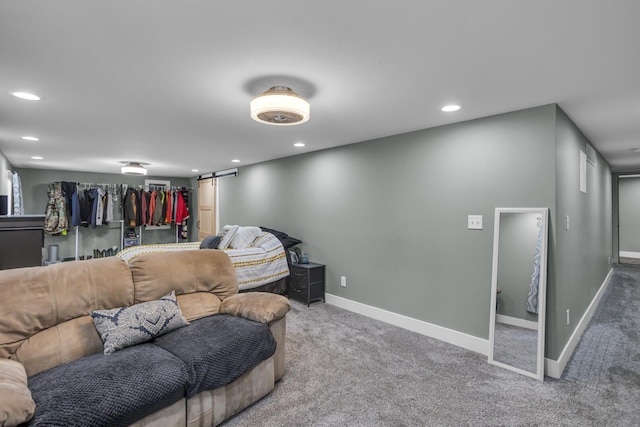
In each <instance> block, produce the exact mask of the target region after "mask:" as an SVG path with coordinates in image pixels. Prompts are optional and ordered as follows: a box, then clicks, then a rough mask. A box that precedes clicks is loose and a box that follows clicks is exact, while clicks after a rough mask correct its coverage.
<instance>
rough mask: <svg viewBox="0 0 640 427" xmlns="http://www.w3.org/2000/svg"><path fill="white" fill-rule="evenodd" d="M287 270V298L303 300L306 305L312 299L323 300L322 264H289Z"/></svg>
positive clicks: (323, 273)
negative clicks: (288, 271) (288, 274)
mask: <svg viewBox="0 0 640 427" xmlns="http://www.w3.org/2000/svg"><path fill="white" fill-rule="evenodd" d="M289 270H290V272H291V275H290V276H289V289H288V294H289V298H293V299H295V300H297V301H300V302H303V303H305V304H307V307H308V306H309V304H310V303H311V302H312V301H323V302H324V275H325V272H324V270H325V268H324V265H323V264H316V263H315V262H310V263H309V264H290V265H289Z"/></svg>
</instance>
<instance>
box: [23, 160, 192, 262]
mask: <svg viewBox="0 0 640 427" xmlns="http://www.w3.org/2000/svg"><path fill="white" fill-rule="evenodd" d="M16 171H17V172H18V174H19V175H20V179H21V181H22V193H23V199H24V208H25V214H44V213H45V209H46V206H47V201H48V200H49V198H48V196H47V187H48V185H49V184H50V183H52V182H56V181H71V182H81V183H82V182H86V183H104V184H130V185H143V184H144V180H145V179H158V180H165V181H171V185H179V186H190V182H189V179H187V178H173V177H172V178H166V177H157V176H156V177H144V176H130V175H129V176H127V175H121V174H103V173H91V172H72V171H59V170H46V169H17V170H16ZM196 192H197V191H196ZM192 193H193V192H192ZM190 208H191V209H193V208H192V205H191V203H190ZM113 214H114V220H121V219H122V209H121V205H120V200H118V201H117V202H116V203H115V204H114V210H113ZM189 225H190V226H191V224H189ZM194 228H195V227H190V230H189V231H190V232H191V231H192V229H194ZM78 231H79V239H78V243H79V251H78V255H85V256H86V255H93V249H108V248H110V247H112V246H118V247H120V246H121V238H120V224H119V223H116V222H114V223H112V224H109V225H106V226H100V227H96V228H95V229H92V228H85V227H78ZM74 233H75V231H74V228H72V229H71V231H70V232H69V233H68V234H67V235H66V236H51V235H48V234H45V247H44V249H43V256H44V259H45V260H46V259H48V252H47V251H48V247H49V245H58V247H59V249H58V252H59V257H61V258H62V257H72V256H74V255H75V234H74ZM142 236H143V243H147V244H151V243H171V242H175V227H171V228H170V229H168V230H153V231H150V230H147V231H143V234H142ZM189 240H192V239H191V234H190V239H189ZM194 240H197V239H194Z"/></svg>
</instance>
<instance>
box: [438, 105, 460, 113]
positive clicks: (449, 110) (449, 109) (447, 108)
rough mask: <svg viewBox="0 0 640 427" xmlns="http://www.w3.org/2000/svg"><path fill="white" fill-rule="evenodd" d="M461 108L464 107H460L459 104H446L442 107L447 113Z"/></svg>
mask: <svg viewBox="0 0 640 427" xmlns="http://www.w3.org/2000/svg"><path fill="white" fill-rule="evenodd" d="M460 108H462V107H460V106H459V105H456V104H451V105H445V106H444V107H442V111H444V112H445V113H452V112H454V111H458V110H460Z"/></svg>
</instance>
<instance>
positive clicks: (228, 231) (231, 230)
mask: <svg viewBox="0 0 640 427" xmlns="http://www.w3.org/2000/svg"><path fill="white" fill-rule="evenodd" d="M238 228H240V226H239V225H225V226H224V227H222V230H220V233H218V236H220V243H218V249H227V248H228V247H229V245H230V244H231V241H232V240H233V236H235V235H236V232H237V231H238Z"/></svg>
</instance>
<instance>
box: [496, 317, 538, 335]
mask: <svg viewBox="0 0 640 427" xmlns="http://www.w3.org/2000/svg"><path fill="white" fill-rule="evenodd" d="M496 322H500V323H504V324H505V325H511V326H518V327H519V328H526V329H533V330H534V331H537V330H538V322H534V321H533V320H525V319H520V318H518V317H512V316H505V315H504V314H496Z"/></svg>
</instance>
